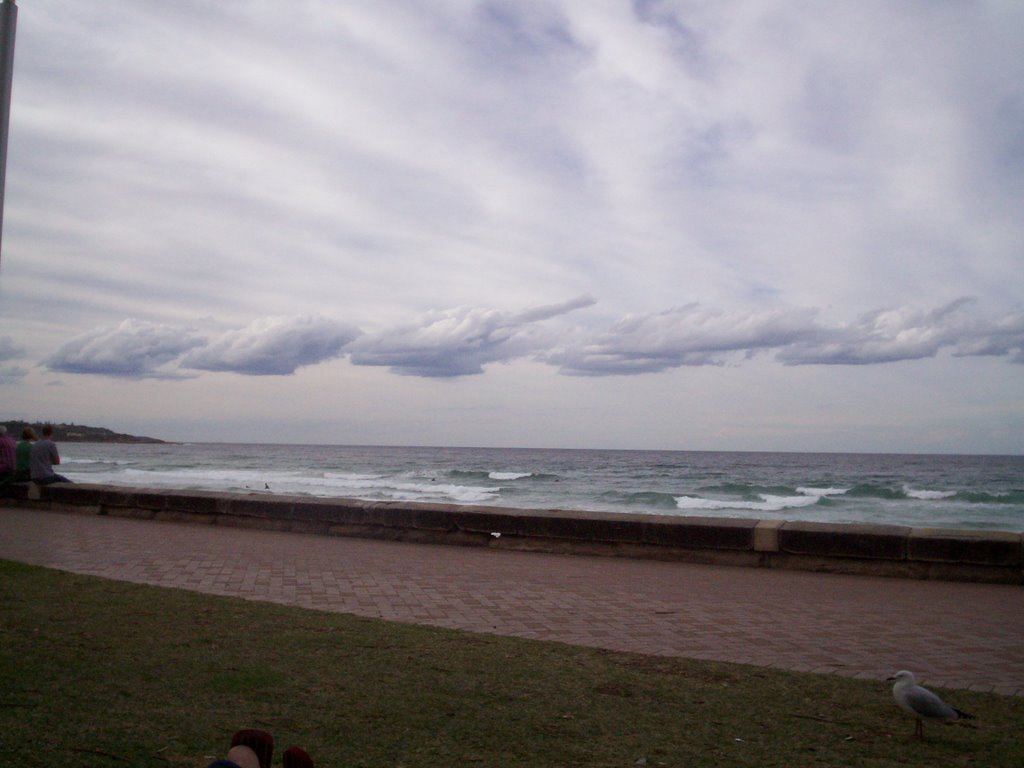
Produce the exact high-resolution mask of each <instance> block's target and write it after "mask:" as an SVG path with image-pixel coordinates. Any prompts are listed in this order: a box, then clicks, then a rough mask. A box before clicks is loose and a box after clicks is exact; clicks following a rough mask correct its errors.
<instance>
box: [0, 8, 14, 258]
mask: <svg viewBox="0 0 1024 768" xmlns="http://www.w3.org/2000/svg"><path fill="white" fill-rule="evenodd" d="M17 27H18V5H17V3H16V2H15V0H0V88H2V89H3V90H2V91H0V243H2V242H3V240H2V238H3V230H4V186H5V182H6V181H7V134H8V133H10V125H11V84H12V83H13V82H14V33H15V30H16V29H17ZM0 252H2V247H0Z"/></svg>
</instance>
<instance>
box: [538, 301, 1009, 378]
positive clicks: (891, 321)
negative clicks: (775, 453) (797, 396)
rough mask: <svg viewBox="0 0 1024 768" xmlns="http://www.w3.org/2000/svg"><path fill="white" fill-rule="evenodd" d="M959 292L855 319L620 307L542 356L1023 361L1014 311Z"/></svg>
mask: <svg viewBox="0 0 1024 768" xmlns="http://www.w3.org/2000/svg"><path fill="white" fill-rule="evenodd" d="M976 304H977V302H976V301H975V300H973V299H970V298H960V299H957V300H956V301H952V302H950V303H948V304H945V305H943V306H941V307H938V308H936V309H932V310H921V309H916V308H913V307H898V308H893V309H884V310H876V311H873V312H869V313H866V314H864V315H862V316H861V317H860V318H858V319H857V320H856V321H854V322H852V323H848V324H840V325H832V326H828V325H824V324H822V323H820V322H818V321H817V319H816V318H817V312H816V311H815V310H812V309H785V310H775V311H767V312H733V313H729V312H724V311H722V310H718V309H711V308H706V307H702V306H700V305H699V304H689V305H687V306H685V307H679V308H676V309H671V310H668V311H665V312H659V313H653V314H647V315H630V316H627V317H625V318H623V319H622V320H620V321H619V322H617V323H615V324H614V325H613V326H612V327H611V328H609V329H608V330H607V331H604V332H601V333H597V334H592V335H589V336H577V337H576V338H574V339H572V340H571V342H570V343H568V344H564V345H563V346H562V347H561V348H560V349H558V350H554V351H552V352H551V353H550V354H548V355H546V356H545V359H546V360H547V362H550V363H553V364H556V365H559V366H560V368H561V371H562V372H563V373H567V374H575V375H588V376H608V375H635V374H644V373H656V372H659V371H664V370H669V369H671V368H678V367H681V366H697V365H720V364H722V363H723V362H725V361H726V359H727V358H728V356H729V355H731V354H736V353H740V354H743V355H746V356H750V355H754V354H756V353H758V352H762V351H766V350H776V355H775V357H776V359H777V360H779V361H780V362H782V363H783V364H785V365H791V366H792V365H881V364H885V363H894V362H899V361H905V360H918V359H923V358H929V357H935V356H936V355H937V354H939V352H940V351H942V350H949V351H950V352H951V353H952V354H953V355H954V356H957V357H968V356H979V355H986V356H997V357H1003V356H1006V357H1009V359H1010V361H1011V362H1014V363H1019V362H1022V361H1024V313H1021V312H1017V313H1012V314H1009V315H1007V316H1005V317H1003V318H1001V319H999V320H990V319H987V318H984V317H982V316H980V315H978V314H977V313H976V312H975V311H973V310H974V308H975V307H976Z"/></svg>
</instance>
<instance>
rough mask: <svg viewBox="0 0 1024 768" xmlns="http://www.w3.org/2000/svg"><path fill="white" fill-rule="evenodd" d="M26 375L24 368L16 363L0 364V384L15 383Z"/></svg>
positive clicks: (26, 371)
mask: <svg viewBox="0 0 1024 768" xmlns="http://www.w3.org/2000/svg"><path fill="white" fill-rule="evenodd" d="M26 375H28V370H27V369H26V368H20V367H19V366H16V365H9V366H6V367H3V366H0V384H17V383H18V382H19V381H21V380H22V379H24V378H25V376H26Z"/></svg>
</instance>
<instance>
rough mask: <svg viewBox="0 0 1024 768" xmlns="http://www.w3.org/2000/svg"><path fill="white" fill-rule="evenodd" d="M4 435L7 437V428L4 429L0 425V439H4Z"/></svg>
mask: <svg viewBox="0 0 1024 768" xmlns="http://www.w3.org/2000/svg"><path fill="white" fill-rule="evenodd" d="M6 435H7V427H5V426H4V425H3V424H0V437H5V436H6Z"/></svg>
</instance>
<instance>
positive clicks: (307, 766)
mask: <svg viewBox="0 0 1024 768" xmlns="http://www.w3.org/2000/svg"><path fill="white" fill-rule="evenodd" d="M283 760H284V768H316V767H315V766H314V765H313V758H311V757H310V756H309V755H307V754H306V751H305V750H304V749H300V748H299V747H288V749H286V750H285V751H284V757H283Z"/></svg>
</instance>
